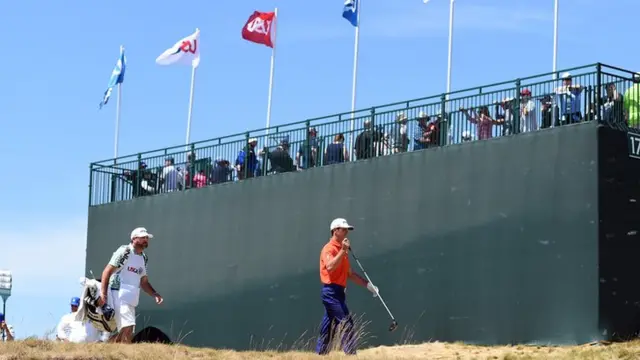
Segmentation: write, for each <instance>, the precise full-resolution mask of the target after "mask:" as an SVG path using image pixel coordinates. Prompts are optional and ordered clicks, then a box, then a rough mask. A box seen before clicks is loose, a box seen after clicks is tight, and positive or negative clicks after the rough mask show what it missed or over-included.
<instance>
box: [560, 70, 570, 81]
mask: <svg viewBox="0 0 640 360" xmlns="http://www.w3.org/2000/svg"><path fill="white" fill-rule="evenodd" d="M561 78H563V79H571V73H570V72H568V71H567V72H565V73H562V76H561Z"/></svg>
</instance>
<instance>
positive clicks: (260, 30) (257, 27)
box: [242, 11, 276, 48]
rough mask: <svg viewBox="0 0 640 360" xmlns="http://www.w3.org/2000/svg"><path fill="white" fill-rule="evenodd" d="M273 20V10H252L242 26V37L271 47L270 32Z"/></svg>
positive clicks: (274, 16)
mask: <svg viewBox="0 0 640 360" xmlns="http://www.w3.org/2000/svg"><path fill="white" fill-rule="evenodd" d="M275 20H276V14H275V12H260V11H254V12H253V14H251V16H249V19H248V20H247V22H246V24H244V27H243V28H242V38H243V39H245V40H248V41H251V42H254V43H257V44H263V45H265V46H268V47H270V48H273V40H272V39H271V34H272V27H273V25H274V24H275Z"/></svg>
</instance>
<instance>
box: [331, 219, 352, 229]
mask: <svg viewBox="0 0 640 360" xmlns="http://www.w3.org/2000/svg"><path fill="white" fill-rule="evenodd" d="M335 229H349V230H353V226H351V225H349V223H347V220H345V219H343V218H337V219H334V220H333V221H332V222H331V228H330V229H329V230H331V231H333V230H335Z"/></svg>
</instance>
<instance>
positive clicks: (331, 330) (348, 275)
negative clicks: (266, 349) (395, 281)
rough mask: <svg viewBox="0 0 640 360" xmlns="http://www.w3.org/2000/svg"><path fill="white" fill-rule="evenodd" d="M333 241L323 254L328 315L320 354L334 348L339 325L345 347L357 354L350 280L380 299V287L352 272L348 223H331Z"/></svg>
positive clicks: (321, 254)
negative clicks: (348, 298) (349, 303)
mask: <svg viewBox="0 0 640 360" xmlns="http://www.w3.org/2000/svg"><path fill="white" fill-rule="evenodd" d="M330 230H331V238H330V239H329V242H328V243H327V244H326V245H325V246H324V247H323V248H322V251H321V252H320V281H321V282H322V284H323V286H322V304H323V305H324V309H325V313H324V317H323V318H322V323H321V324H320V336H319V337H318V343H317V346H316V352H317V353H318V354H320V355H324V354H327V353H328V352H329V351H330V350H331V349H330V346H329V344H330V343H331V341H332V340H333V336H334V334H335V330H336V329H337V328H336V326H337V325H342V331H343V336H342V348H343V350H344V352H345V353H346V354H355V353H356V339H355V334H354V332H353V319H352V318H351V316H350V315H349V309H348V308H347V303H346V298H345V288H346V287H347V279H350V280H351V281H353V282H355V283H356V284H358V285H360V286H363V287H366V288H367V289H368V290H369V291H371V292H372V293H373V296H377V294H378V288H377V287H376V286H374V285H373V284H372V283H370V282H368V281H367V280H366V279H364V278H363V277H361V276H360V275H358V274H356V273H354V272H352V271H351V267H350V264H349V246H350V244H349V239H347V234H348V233H349V230H353V226H351V225H349V223H347V220H345V219H342V218H338V219H335V220H333V221H332V222H331V226H330Z"/></svg>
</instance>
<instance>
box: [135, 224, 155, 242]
mask: <svg viewBox="0 0 640 360" xmlns="http://www.w3.org/2000/svg"><path fill="white" fill-rule="evenodd" d="M145 236H148V237H149V239H152V238H153V235H152V234H149V233H148V232H147V229H145V228H143V227H138V228H135V229H133V231H132V232H131V240H133V239H134V238H137V237H145Z"/></svg>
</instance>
